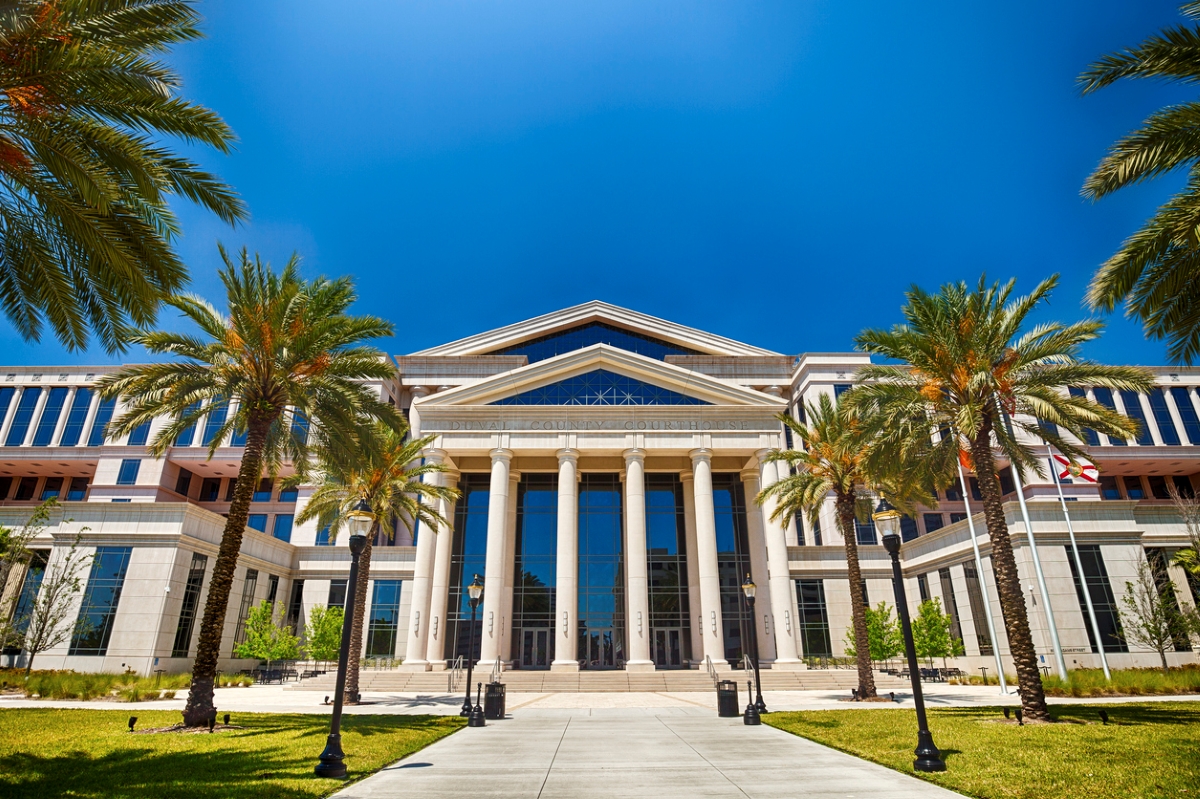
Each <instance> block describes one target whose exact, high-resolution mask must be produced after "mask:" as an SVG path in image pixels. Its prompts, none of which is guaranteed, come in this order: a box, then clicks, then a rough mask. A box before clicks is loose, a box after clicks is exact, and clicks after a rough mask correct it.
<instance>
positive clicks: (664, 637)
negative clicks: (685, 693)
mask: <svg viewBox="0 0 1200 799" xmlns="http://www.w3.org/2000/svg"><path fill="white" fill-rule="evenodd" d="M654 665H655V666H657V667H658V668H660V669H672V668H674V669H677V668H682V666H683V630H682V629H680V628H678V627H667V628H665V629H661V628H660V629H656V630H655V631H654Z"/></svg>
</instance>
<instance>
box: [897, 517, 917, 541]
mask: <svg viewBox="0 0 1200 799" xmlns="http://www.w3.org/2000/svg"><path fill="white" fill-rule="evenodd" d="M920 534H921V531H920V530H918V529H917V520H916V519H914V518H912V517H911V516H901V517H900V540H901V541H912V540H913V539H914V538H916V537H917V536H919V535H920Z"/></svg>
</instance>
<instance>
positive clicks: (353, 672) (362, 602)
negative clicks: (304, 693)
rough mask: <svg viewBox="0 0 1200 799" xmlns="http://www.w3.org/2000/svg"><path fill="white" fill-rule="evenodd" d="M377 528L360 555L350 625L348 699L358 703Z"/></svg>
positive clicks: (347, 675) (347, 662) (347, 667)
mask: <svg viewBox="0 0 1200 799" xmlns="http://www.w3.org/2000/svg"><path fill="white" fill-rule="evenodd" d="M374 544H375V528H374V527H372V528H371V534H370V535H368V536H367V545H366V547H364V548H363V551H362V554H361V555H359V557H358V585H357V586H355V588H354V620H353V621H352V622H351V626H350V657H349V658H347V660H346V701H347V702H348V703H349V704H352V705H353V704H358V669H359V660H360V658H361V656H362V639H363V619H365V618H366V616H367V582H368V581H370V579H371V548H372V547H373V546H374Z"/></svg>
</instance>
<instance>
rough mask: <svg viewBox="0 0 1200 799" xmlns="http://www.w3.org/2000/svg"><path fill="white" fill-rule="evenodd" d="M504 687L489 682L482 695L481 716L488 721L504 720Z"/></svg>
mask: <svg viewBox="0 0 1200 799" xmlns="http://www.w3.org/2000/svg"><path fill="white" fill-rule="evenodd" d="M504 692H505V685H504V683H501V682H490V683H488V684H487V691H486V692H485V693H484V695H483V716H484V718H488V719H503V718H504Z"/></svg>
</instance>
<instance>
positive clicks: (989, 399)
mask: <svg viewBox="0 0 1200 799" xmlns="http://www.w3.org/2000/svg"><path fill="white" fill-rule="evenodd" d="M1014 282H1015V281H1011V280H1010V281H1009V282H1008V283H1005V284H1003V285H1000V284H999V283H996V284H993V285H991V286H989V285H988V284H987V282H986V279H985V278H981V279H980V281H979V284H978V286H977V287H976V288H975V289H974V290H971V289H969V288H968V287H967V284H966V283H953V284H948V285H945V286H942V288H941V291H940V292H939V293H937V294H928V293H926V292H925V291H923V290H921V289H920V288H917V287H915V286H914V287H913V288H912V289H910V290H909V291H908V293H907V295H906V297H907V300H908V302H907V304H906V305H905V306H904V309H903V312H904V317H905V319H906V320H907V323H906V324H900V325H896V326H895V327H893V328H892V329H891V330H887V331H885V330H865V331H863V332H862V333H861V334H860V335H859V336H858V339H857V341H858V345H859V347H861V348H862V349H864V350H866V351H867V352H870V353H874V354H878V355H882V356H885V357H886V358H889V359H891V360H893V361H899V362H900V364H901V365H885V364H875V365H871V366H867V367H865V368H863V369H862V370H861V371H860V372H859V374H858V377H859V380H860V381H861V382H860V385H858V386H857V387H856V388H855V390H854V392H853V393H854V398H853V401H854V403H855V404H857V405H858V406H859V407H860V408H863V409H865V410H867V411H868V412H870V413H871V414H873V415H874V417H875V418H876V419H878V420H879V424H880V429H882V430H889V429H897V428H898V425H896V424H895V423H898V422H907V421H908V420H912V419H914V418H926V419H927V423H926V424H924V425H922V426H915V427H914V426H910V427H908V428H907V430H906V431H905V432H904V433H902V434H897V435H896V436H895V437H894V438H893V440H892V441H891V442H889V443H890V445H891V446H894V447H896V448H897V452H899V453H905V452H907V453H909V456H911V454H912V453H913V452H919V453H921V460H922V462H924V463H925V464H927V466H928V468H930V469H931V470H933V471H935V472H936V473H937V474H939V475H940V476H941V482H943V483H946V482H949V481H950V480H952V479H953V478H952V474H953V473H954V471H955V465H954V464H955V462H956V461H958V460H959V458H960V453H961V456H962V457H963V459H964V460H965V461H966V462H967V464H968V465H969V466H970V467H971V468H973V469H974V472H975V475H976V478H977V479H978V481H979V490H980V493H981V494H982V495H983V511H984V517H985V519H986V520H987V529H988V536H989V537H990V539H991V543H992V569H993V570H994V572H995V576H996V586H997V590H998V592H999V594H1000V605H1001V608H1002V609H1003V612H1004V624H1005V629H1006V631H1007V633H1008V641H1009V647H1010V649H1011V652H1012V658H1013V662H1014V665H1015V667H1016V671H1017V681H1018V685H1019V689H1020V693H1021V704H1022V705H1023V707H1024V712H1025V714H1026V716H1027V717H1028V718H1031V719H1043V720H1045V719H1049V714H1048V713H1047V712H1046V699H1045V695H1044V694H1043V691H1042V683H1041V678H1040V676H1039V674H1038V668H1037V655H1036V653H1035V651H1034V647H1033V638H1032V636H1031V635H1030V632H1029V619H1028V616H1027V614H1026V608H1025V597H1024V595H1023V593H1022V591H1021V582H1020V578H1019V577H1018V574H1017V564H1016V560H1015V558H1014V557H1013V549H1012V541H1011V540H1010V538H1009V533H1008V523H1007V522H1006V521H1005V517H1004V506H1003V491H1002V490H1001V488H1000V479H999V476H998V475H997V471H996V468H997V467H996V459H997V449H998V450H999V455H1000V457H1002V458H1004V459H1006V460H1008V461H1009V462H1010V463H1012V464H1013V466H1014V467H1015V468H1016V469H1018V470H1019V471H1020V472H1021V473H1026V472H1030V471H1032V472H1035V473H1038V474H1040V473H1041V465H1040V461H1039V458H1038V456H1037V454H1036V453H1035V450H1034V447H1033V442H1039V441H1040V440H1045V441H1046V442H1047V443H1049V444H1052V445H1053V446H1055V447H1057V448H1058V449H1059V451H1061V452H1062V453H1063V454H1064V455H1066V456H1067V457H1069V458H1073V459H1074V458H1079V457H1082V456H1084V455H1085V452H1084V451H1083V450H1082V449H1081V447H1080V446H1079V445H1078V444H1077V443H1075V441H1082V440H1083V435H1084V434H1083V430H1084V428H1091V429H1093V430H1099V431H1101V432H1104V433H1107V434H1109V435H1115V436H1120V437H1124V438H1132V437H1134V436H1135V435H1136V433H1137V423H1136V422H1134V421H1133V420H1131V419H1129V418H1128V417H1125V416H1123V415H1121V414H1119V413H1117V412H1116V411H1115V410H1112V409H1110V408H1107V407H1105V406H1104V405H1101V404H1099V403H1097V402H1094V401H1092V400H1090V399H1087V398H1086V397H1073V396H1068V395H1067V394H1066V393H1064V392H1065V389H1067V388H1085V387H1088V386H1104V387H1107V388H1111V389H1120V390H1126V389H1127V390H1132V391H1145V390H1148V389H1149V387H1150V386H1151V382H1152V381H1151V376H1150V375H1149V374H1148V373H1147V372H1146V371H1145V370H1142V369H1139V368H1136V367H1130V366H1104V365H1101V364H1097V363H1094V362H1091V361H1087V360H1084V359H1082V358H1081V357H1080V347H1081V345H1083V344H1084V343H1085V342H1088V341H1092V340H1094V339H1095V338H1097V337H1098V336H1099V333H1100V330H1101V329H1102V327H1103V325H1102V324H1101V323H1100V322H1098V321H1095V320H1088V321H1084V322H1076V323H1074V324H1069V325H1063V324H1059V323H1057V322H1044V323H1042V324H1039V325H1036V326H1034V327H1033V328H1032V329H1031V330H1029V331H1028V332H1022V331H1023V328H1024V327H1025V323H1026V320H1027V318H1028V316H1029V314H1030V313H1031V312H1032V311H1033V310H1034V308H1036V307H1037V306H1038V305H1039V304H1040V303H1041V302H1042V301H1043V300H1046V299H1048V297H1049V295H1050V292H1051V290H1052V289H1053V288H1054V286H1055V285H1056V284H1057V282H1058V276H1057V275H1055V276H1053V277H1050V278H1048V279H1046V280H1043V281H1042V282H1041V283H1039V284H1038V286H1037V287H1036V288H1035V289H1034V290H1033V292H1032V293H1031V294H1028V295H1026V296H1023V297H1015V298H1014V297H1013V296H1012V292H1013V286H1014ZM1038 420H1042V421H1041V422H1039V421H1038ZM934 430H939V431H940V433H939V434H938V435H936V436H935V435H933V431H934ZM952 431H953V432H952ZM1064 431H1065V432H1067V433H1070V434H1071V435H1072V436H1074V440H1073V439H1071V438H1067V437H1065V436H1063V435H1062V433H1063V432H1064ZM935 438H936V439H937V440H936V441H935V440H934V439H935ZM900 457H906V456H905V455H903V454H902V455H900Z"/></svg>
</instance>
